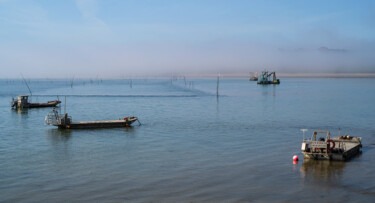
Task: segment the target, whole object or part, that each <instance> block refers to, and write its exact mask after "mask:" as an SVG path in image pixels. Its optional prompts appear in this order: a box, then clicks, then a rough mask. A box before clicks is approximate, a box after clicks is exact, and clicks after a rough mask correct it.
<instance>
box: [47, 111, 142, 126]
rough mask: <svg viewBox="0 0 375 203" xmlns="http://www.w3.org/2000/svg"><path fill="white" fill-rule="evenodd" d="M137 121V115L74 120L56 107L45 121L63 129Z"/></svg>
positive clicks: (120, 124) (129, 123) (122, 124)
mask: <svg viewBox="0 0 375 203" xmlns="http://www.w3.org/2000/svg"><path fill="white" fill-rule="evenodd" d="M135 121H138V118H137V117H125V118H123V119H119V120H106V121H79V122H73V121H72V117H71V116H68V114H67V113H65V114H64V115H61V114H58V112H57V111H56V110H55V109H54V110H52V111H51V112H50V113H48V115H47V116H46V117H45V121H44V122H45V124H46V125H52V126H57V127H58V128H61V129H89V128H120V127H130V126H131V125H132V124H133V123H134V122H135ZM138 122H139V121H138Z"/></svg>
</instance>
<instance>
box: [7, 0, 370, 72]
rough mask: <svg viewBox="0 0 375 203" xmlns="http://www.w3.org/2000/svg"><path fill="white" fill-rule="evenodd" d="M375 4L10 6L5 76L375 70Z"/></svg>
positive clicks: (118, 1) (16, 0) (16, 1)
mask: <svg viewBox="0 0 375 203" xmlns="http://www.w3.org/2000/svg"><path fill="white" fill-rule="evenodd" d="M374 19H375V1H359V2H356V1H350V2H349V1H338V0H337V1H336V0H332V1H297V0H296V1H247V0H243V1H241V0H238V1H226V0H225V1H224V0H223V1H221V0H196V1H194V0H192V1H172V0H171V1H166V0H163V1H158V0H148V1H147V0H145V1H122V0H102V1H100V0H97V1H95V0H76V1H69V0H66V1H36V0H35V1H34V0H30V1H21V0H0V70H1V74H0V78H18V77H20V73H22V74H23V75H24V76H25V77H29V78H45V77H49V78H66V77H73V76H74V77H82V78H90V77H101V78H129V77H134V76H142V75H144V76H160V75H168V74H187V75H188V74H191V75H199V74H217V73H223V74H225V73H226V74H231V73H249V72H260V71H262V70H265V69H268V70H272V71H278V72H279V73H312V74H315V73H329V74H332V73H345V74H346V73H363V74H366V73H370V74H374V73H375V57H374V56H375V20H374Z"/></svg>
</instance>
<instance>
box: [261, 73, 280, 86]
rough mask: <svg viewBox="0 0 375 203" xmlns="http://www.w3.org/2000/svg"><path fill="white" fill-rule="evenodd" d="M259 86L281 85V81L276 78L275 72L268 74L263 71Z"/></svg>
mask: <svg viewBox="0 0 375 203" xmlns="http://www.w3.org/2000/svg"><path fill="white" fill-rule="evenodd" d="M271 76H272V80H270V77H271ZM257 84H259V85H268V84H280V80H279V79H277V78H276V73H275V72H271V73H268V71H263V72H262V74H261V75H260V76H259V77H258V82H257Z"/></svg>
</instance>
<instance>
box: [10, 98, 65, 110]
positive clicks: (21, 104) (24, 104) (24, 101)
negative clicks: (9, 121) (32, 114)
mask: <svg viewBox="0 0 375 203" xmlns="http://www.w3.org/2000/svg"><path fill="white" fill-rule="evenodd" d="M60 103H61V101H60V100H54V101H48V102H47V103H30V102H29V95H18V96H17V100H15V99H14V98H12V101H11V106H12V108H41V107H55V106H56V105H57V104H60Z"/></svg>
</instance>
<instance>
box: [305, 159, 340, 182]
mask: <svg viewBox="0 0 375 203" xmlns="http://www.w3.org/2000/svg"><path fill="white" fill-rule="evenodd" d="M345 166H346V162H339V161H325V160H304V162H303V164H302V167H301V169H300V172H301V174H302V177H303V179H304V180H312V182H317V183H321V182H326V183H337V182H339V181H340V180H341V179H342V174H343V172H344V168H345Z"/></svg>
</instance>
